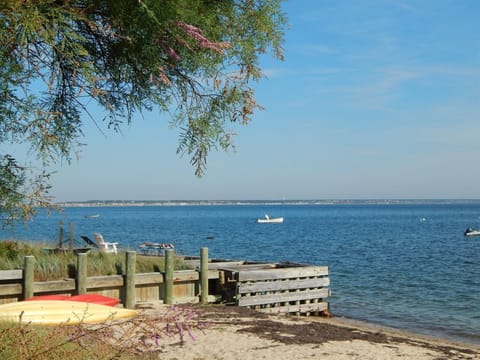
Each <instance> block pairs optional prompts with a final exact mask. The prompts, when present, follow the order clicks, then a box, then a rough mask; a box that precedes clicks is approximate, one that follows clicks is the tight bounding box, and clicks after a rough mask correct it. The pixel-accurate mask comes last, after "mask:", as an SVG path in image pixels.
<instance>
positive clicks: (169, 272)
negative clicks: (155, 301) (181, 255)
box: [165, 249, 175, 305]
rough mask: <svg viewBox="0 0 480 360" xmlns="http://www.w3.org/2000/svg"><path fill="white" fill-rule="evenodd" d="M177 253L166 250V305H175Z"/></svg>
mask: <svg viewBox="0 0 480 360" xmlns="http://www.w3.org/2000/svg"><path fill="white" fill-rule="evenodd" d="M174 257H175V252H174V251H173V250H172V249H168V250H165V304H168V305H171V304H173V270H174Z"/></svg>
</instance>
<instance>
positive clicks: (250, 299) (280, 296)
mask: <svg viewBox="0 0 480 360" xmlns="http://www.w3.org/2000/svg"><path fill="white" fill-rule="evenodd" d="M329 295H330V290H329V289H316V290H305V291H295V292H285V293H273V294H265V295H263V294H262V295H259V294H257V295H254V296H242V297H240V298H239V299H238V305H239V306H253V305H264V304H274V303H283V302H290V301H297V300H298V301H301V300H307V299H308V300H312V299H323V298H326V297H328V296H329Z"/></svg>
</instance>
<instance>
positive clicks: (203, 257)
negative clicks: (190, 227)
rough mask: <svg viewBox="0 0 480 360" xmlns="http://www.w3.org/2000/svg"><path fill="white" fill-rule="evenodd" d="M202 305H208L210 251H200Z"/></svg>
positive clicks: (205, 249)
mask: <svg viewBox="0 0 480 360" xmlns="http://www.w3.org/2000/svg"><path fill="white" fill-rule="evenodd" d="M200 303H201V304H204V305H205V304H207V303H208V249H207V248H206V247H203V248H201V249H200Z"/></svg>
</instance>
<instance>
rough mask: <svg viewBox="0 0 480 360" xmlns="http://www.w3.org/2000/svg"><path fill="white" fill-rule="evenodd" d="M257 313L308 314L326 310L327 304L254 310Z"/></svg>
mask: <svg viewBox="0 0 480 360" xmlns="http://www.w3.org/2000/svg"><path fill="white" fill-rule="evenodd" d="M256 310H257V311H260V312H263V313H269V314H287V313H302V314H305V313H309V312H315V311H324V310H328V303H327V302H318V303H310V304H300V305H288V306H275V307H269V308H262V309H256Z"/></svg>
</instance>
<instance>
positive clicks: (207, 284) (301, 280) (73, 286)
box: [0, 248, 330, 315]
mask: <svg viewBox="0 0 480 360" xmlns="http://www.w3.org/2000/svg"><path fill="white" fill-rule="evenodd" d="M174 256H175V255H174V251H173V250H166V251H165V257H164V261H165V271H164V272H152V273H140V274H137V273H136V271H135V263H136V253H135V252H134V251H128V252H126V253H125V257H126V268H125V269H126V270H125V274H122V275H108V276H87V255H86V254H82V253H79V254H77V269H76V270H77V271H76V277H75V278H66V279H61V280H55V281H45V282H36V281H34V265H35V258H34V257H33V256H26V257H25V259H24V269H23V270H6V271H0V303H7V302H14V301H21V300H25V299H28V298H31V297H33V296H41V295H49V294H65V295H76V294H85V293H97V294H102V295H106V296H110V297H114V298H117V299H120V301H121V303H122V304H123V305H124V306H125V307H127V308H134V307H137V306H139V305H141V304H142V303H148V302H153V301H163V302H164V303H165V304H175V303H182V302H190V303H191V302H201V303H202V304H206V303H209V302H219V301H222V302H225V303H232V304H235V305H237V306H248V307H251V308H255V309H258V310H260V311H264V312H271V313H279V312H283V313H296V314H307V315H309V314H318V313H320V312H322V311H325V310H328V306H329V305H328V302H327V301H326V299H327V298H328V297H329V296H330V289H329V288H328V286H329V285H330V281H329V277H328V275H329V272H328V267H326V266H310V265H302V264H292V263H280V264H276V263H248V262H245V261H228V260H209V258H208V249H207V248H202V249H201V250H200V257H199V258H193V259H192V258H190V259H186V260H185V262H186V263H187V264H189V265H190V266H191V267H192V270H177V271H175V270H174Z"/></svg>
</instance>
